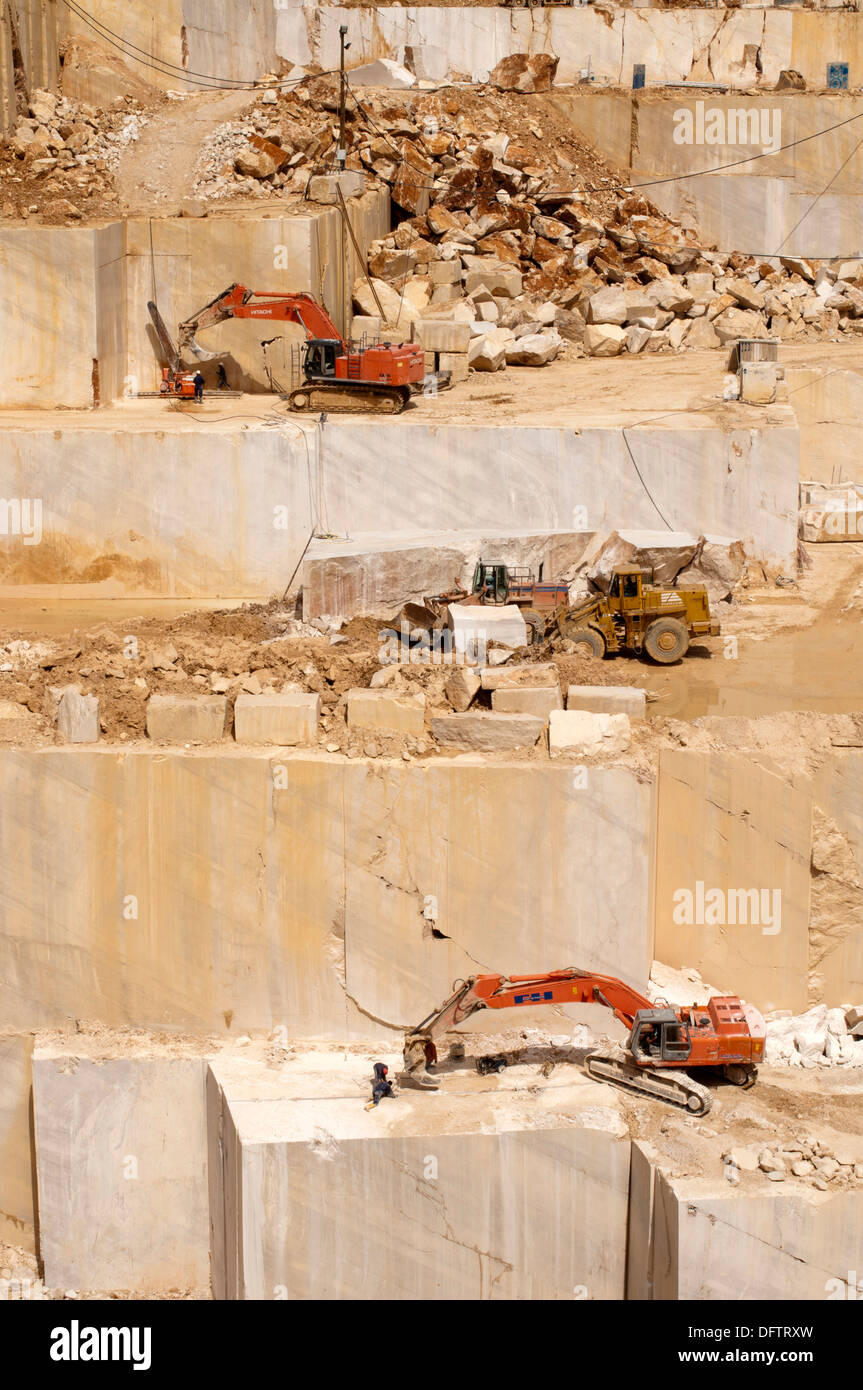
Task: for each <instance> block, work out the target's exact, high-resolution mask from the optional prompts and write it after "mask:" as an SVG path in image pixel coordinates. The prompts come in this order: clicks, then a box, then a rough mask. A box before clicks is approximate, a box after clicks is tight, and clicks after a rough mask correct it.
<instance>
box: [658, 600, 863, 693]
mask: <svg viewBox="0 0 863 1390" xmlns="http://www.w3.org/2000/svg"><path fill="white" fill-rule="evenodd" d="M726 645H730V644H726V643H724V642H723V641H722V639H718V640H717V641H715V642H714V643H712V646H713V655H712V656H711V655H709V654H708V653H707V651H706V650H705V649H704V648H696V647H693V649H692V651H691V652H690V653H689V654H688V655H687V656H686V657H685V659H684V660H683V661H682V662H681V663H680V665H679V666H676V667H671V668H668V669H665V670H662V669H660V668H657V667H656V666H648V665H647V663H644V664H643V665H642V674H643V676H644V685H645V688H646V689H647V690H648V691H650V692H652V693H653V694H654V695H655V696H658V697H660V698H658V699H657V701H656V703H652V704H651V705H650V706H649V711H650V713H651V714H652V715H660V714H661V715H665V716H668V717H671V718H675V719H698V718H700V717H701V716H702V715H706V714H728V715H746V716H755V715H759V714H779V713H780V712H781V711H783V710H814V711H816V712H817V713H821V714H850V713H853V712H855V711H857V710H863V620H861V615H860V614H859V613H852V614H848V615H845V616H843V617H840V618H836V617H828V618H825V619H822V620H820V621H818V622H816V623H814V624H812V626H810V627H805V628H800V629H798V630H790V631H786V632H781V633H777V634H776V635H775V636H773V637H768V638H765V639H764V640H763V641H753V640H752V639H747V638H745V637H741V638H740V639H739V641H738V644H737V654H736V656H735V655H734V654H733V647H732V648H731V651H730V653H729V655H728V656H726V655H724V648H725V647H726Z"/></svg>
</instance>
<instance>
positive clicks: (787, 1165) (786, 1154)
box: [722, 1134, 863, 1192]
mask: <svg viewBox="0 0 863 1390" xmlns="http://www.w3.org/2000/svg"><path fill="white" fill-rule="evenodd" d="M861 1159H863V1138H860V1137H859V1136H853V1135H851V1136H843V1137H835V1138H831V1139H829V1140H826V1139H821V1138H819V1137H816V1136H815V1135H811V1134H806V1135H801V1136H800V1137H796V1136H795V1137H792V1138H790V1139H788V1140H785V1141H782V1142H779V1141H778V1140H773V1141H772V1142H771V1144H770V1145H769V1146H768V1147H764V1148H756V1147H754V1146H743V1145H735V1146H734V1147H732V1148H729V1149H726V1151H725V1153H724V1154H723V1155H722V1162H723V1164H724V1165H725V1169H726V1173H725V1175H726V1177H727V1178H728V1180H729V1181H730V1182H739V1181H741V1175H742V1174H760V1175H761V1176H762V1177H763V1178H767V1180H768V1181H769V1182H785V1181H786V1180H787V1179H789V1178H800V1179H808V1180H809V1181H808V1185H809V1186H810V1187H814V1188H815V1189H816V1190H817V1191H819V1192H827V1191H829V1190H830V1189H831V1188H833V1189H836V1188H841V1187H851V1186H855V1185H856V1184H857V1183H859V1182H860V1181H861V1179H863V1163H861ZM744 1180H745V1179H744Z"/></svg>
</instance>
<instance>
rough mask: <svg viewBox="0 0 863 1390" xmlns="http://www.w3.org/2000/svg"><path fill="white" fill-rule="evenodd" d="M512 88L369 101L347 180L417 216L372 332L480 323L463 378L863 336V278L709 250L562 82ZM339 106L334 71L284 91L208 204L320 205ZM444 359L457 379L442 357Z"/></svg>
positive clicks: (369, 309) (204, 165) (374, 295)
mask: <svg viewBox="0 0 863 1390" xmlns="http://www.w3.org/2000/svg"><path fill="white" fill-rule="evenodd" d="M518 56H519V55H515V57H516V58H517V57H518ZM540 56H542V55H540ZM513 61H515V60H513ZM516 66H518V65H517V64H516ZM516 76H517V75H516ZM493 77H494V74H493ZM505 77H506V74H502V75H500V77H499V79H498V81H497V82H495V81H492V82H491V83H490V84H489V85H487V86H483V87H476V88H469V89H458V90H456V89H454V88H444V89H442V90H435V91H424V90H422V89H421V87H415V88H413V89H407V90H404V89H401V90H393V89H392V88H390V89H383V88H380V87H379V88H374V87H365V86H360V85H358V87H357V92H356V93H354V92H353V90H352V91H351V93H350V96H349V100H348V124H347V133H346V148H347V156H346V166H345V167H346V168H347V169H348V170H353V171H357V172H363V173H364V174H365V175H366V178H367V181H368V186H381V185H383V186H385V187H387V188H388V189H389V190H390V192H391V195H392V201H393V205H394V209H395V211H396V215H398V214H399V213H400V214H401V216H402V220H401V221H400V222H399V224H398V226H397V227H396V229H395V231H394V232H393V233H391V234H390V235H389V236H387V237H385V238H383V239H382V240H380V241H378V242H375V243H373V244H372V246H371V248H370V251H369V257H368V271H369V277H370V279H371V283H369V280H366V279H365V278H363V279H359V280H358V281H357V282H356V284H355V286H354V300H355V308H356V311H357V313H358V314H359V315H360V316H361V319H363V320H365V321H364V322H361V324H360V325H359V331H358V333H357V334H356V335H355V336H362V334H363V333H365V334H366V336H367V337H370V336H373V335H375V334H376V333H380V334H381V336H382V337H384V338H385V339H386V338H390V339H392V338H393V337H394V336H395V337H400V338H403V339H408V338H414V339H415V340H416V341H423V335H422V330H421V328H416V329H415V325H417V324H422V323H425V322H427V321H428V320H430V319H431V320H446V321H455V322H457V323H462V324H464V325H465V326H466V328H467V334H466V337H465V339H464V342H463V343H461V342H460V343H459V344H458V346H457V347H455V348H454V349H451V350H450V349H447V350H445V355H446V357H447V358H449V359H450V360H449V361H448V362H447V363H446V364H445V365H446V368H447V369H448V370H449V371H450V373H451V376H452V378H453V379H454V380H458V379H460V378H463V377H464V376H466V375H467V372H468V370H469V369H472V370H475V371H498V370H500V369H501V368H503V367H506V366H507V365H508V364H509V365H519V366H525V365H528V366H542V365H544V364H545V363H546V362H550V361H552V360H554V358H555V357H556V356H558V355H559V354H560V353H561V352H563V351H565V352H566V353H567V354H568V355H574V356H581V355H586V356H590V357H614V356H618V355H620V354H623V353H645V352H646V353H652V352H677V351H680V350H681V349H683V348H694V349H698V348H702V349H703V348H723V347H726V345H729V344H732V343H733V342H734V341H735V340H736V339H737V338H763V337H776V338H779V339H782V340H783V341H797V340H799V339H810V338H812V339H817V338H824V337H826V338H839V337H840V336H841V335H842V334H845V333H857V332H859V331H863V263H858V262H836V263H824V264H821V263H819V262H817V261H810V260H806V259H803V258H800V257H788V256H784V257H781V258H773V259H771V260H766V259H759V258H756V257H752V256H748V255H745V254H742V253H740V254H738V253H734V254H725V253H720V252H718V251H712V250H709V249H702V248H701V247H700V246H699V244H698V237H697V233H696V231H695V230H694V229H693V228H691V227H684V226H682V225H681V224H680V223H679V222H677V221H675V220H674V219H672V218H670V217H667V216H665V215H664V214H663V213H661V212H660V211H659V210H658V209H657V208H656V207H655V206H654V205H653V204H651V203H650V202H649V201H648V199H647V198H646V197H644V196H642V194H641V193H639V192H638V191H632V190H629V191H627V190H626V188H625V187H624V186H623V185H622V182H621V178H620V176H619V175H616V174H615V173H614V171H613V170H611V169H610V168H609V167H608V166H607V165H606V164H605V163H604V162H603V161H602V160H601V159H599V158H598V156H597V155H596V153H595V151H593V150H592V149H591V147H590V146H589V145H587V143H586V142H583V141H581V140H579V138H578V137H577V135H575V134H574V132H573V130H572V127H571V125H569V124H568V123H567V122H564V121H562V119H561V117H560V116H559V114H558V113H557V112H556V111H555V109H554V107H553V106H552V105H551V104H549V103H548V102H546V101H545V99H544V97H543V95H542V91H541V90H538V88H542V87H545V86H546V84H545V82H544V81H543V82H542V83H539V82H535V81H534V80H533V79H531V82H530V83H529V84H528V86H529V88H530V91H529V92H528V94H527V95H525V94H523V93H522V91H521V90H520V87H519V83H520V82H521V81H522V78H518V80H516V77H513V78H512V82H509V79H507V80H506V82H505V81H504V78H505ZM274 81H275V79H274ZM338 107H339V92H338V81H337V79H335V78H333V77H330V76H324V77H312V78H309V79H307V80H306V82H304V83H303V85H302V86H298V87H296V88H291V89H278V88H277V87H275V86H273V87H270V88H268V89H267V90H265V91H264V92H263V93H262V94H261V96H260V97H259V98H258V99H257V100H256V102H255V104H254V106H253V107H252V108H251V110H250V111H249V113H248V114H247V116H246V117H245V119H243V120H242V121H240V122H236V121H235V122H231V123H227V124H226V125H224V126H222V127H220V128H219V130H218V131H217V132H216V133H215V135H214V136H213V137H212V139H211V140H210V141H209V143H208V144H207V146H206V147H205V149H204V151H203V153H202V156H201V160H200V162H199V164H198V167H197V170H196V171H195V193H196V195H197V196H198V197H200V198H202V199H224V198H232V197H237V196H245V195H255V196H257V197H260V196H265V197H273V198H284V197H285V196H288V195H290V194H303V193H305V191H306V190H307V188H308V183H309V179H310V177H311V175H312V174H314V173H317V172H321V171H322V170H326V169H332V167H333V154H334V148H335V144H336V142H337V138H338ZM427 352H428V356H429V361H428V364H427V365H428V366H429V369H430V370H433V369H439V368H440V367H441V366H442V365H443V364H441V363H440V361H439V360H438V358H437V355H436V354H437V352H438V350H437V349H431V350H429V349H427ZM432 356H435V360H434V362H432V361H431V360H430V359H431V357H432Z"/></svg>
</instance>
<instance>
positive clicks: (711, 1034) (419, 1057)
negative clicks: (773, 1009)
mask: <svg viewBox="0 0 863 1390" xmlns="http://www.w3.org/2000/svg"><path fill="white" fill-rule="evenodd" d="M453 991H454V992H453V994H452V995H451V997H450V998H449V999H447V1001H446V1003H445V1004H442V1005H441V1007H440V1008H439V1009H436V1010H435V1012H434V1013H431V1014H429V1016H428V1018H425V1019H423V1021H422V1023H420V1024H418V1026H417V1027H416V1028H412V1029H410V1031H409V1032H407V1033H406V1034H405V1049H404V1066H405V1069H404V1072H403V1073H402V1080H403V1082H406V1083H407V1084H410V1085H414V1086H419V1087H421V1088H423V1089H436V1088H437V1086H438V1081H437V1079H436V1078H432V1077H431V1076H430V1075H428V1073H427V1072H426V1071H425V1065H426V1059H427V1057H428V1055H429V1046H428V1045H429V1044H430V1043H433V1042H434V1039H435V1037H436V1036H440V1034H441V1033H443V1032H444V1031H445V1030H446V1029H447V1028H451V1027H454V1026H455V1025H456V1024H459V1023H463V1022H464V1021H465V1019H467V1018H470V1016H471V1014H474V1013H476V1012H477V1010H478V1009H512V1008H519V1007H524V1006H526V1005H528V1006H535V1005H537V1004H603V1005H604V1006H605V1007H606V1008H607V1009H611V1011H612V1013H613V1014H614V1016H615V1018H616V1019H618V1020H619V1021H620V1022H621V1023H622V1024H623V1025H624V1027H625V1028H628V1029H629V1037H628V1039H627V1041H626V1044H625V1046H624V1047H617V1046H611V1047H608V1048H606V1049H604V1050H602V1051H600V1052H594V1053H591V1054H590V1056H589V1057H588V1058H587V1059H586V1062H585V1066H586V1069H587V1073H588V1075H589V1076H592V1077H595V1078H596V1079H597V1080H598V1081H606V1082H609V1083H610V1084H611V1085H613V1086H619V1087H621V1088H622V1089H623V1090H625V1091H629V1092H633V1093H635V1094H636V1095H642V1096H648V1097H654V1098H655V1099H657V1100H662V1101H665V1102H666V1104H669V1105H676V1106H678V1107H679V1108H681V1109H683V1110H687V1111H689V1112H690V1114H692V1115H706V1114H707V1112H708V1110H709V1109H710V1106H711V1103H712V1101H711V1095H710V1092H709V1091H708V1090H707V1088H706V1087H704V1086H702V1085H700V1084H699V1083H698V1082H697V1081H693V1079H692V1077H691V1076H689V1075H688V1074H687V1073H688V1072H689V1071H691V1070H694V1069H698V1070H700V1069H703V1068H707V1067H710V1068H713V1069H716V1070H718V1071H719V1072H720V1073H721V1074H722V1075H723V1076H724V1077H725V1079H726V1080H727V1081H730V1082H731V1083H732V1084H733V1085H735V1086H752V1085H754V1083H755V1078H756V1076H757V1071H756V1067H757V1065H758V1063H759V1062H760V1061H761V1060H762V1057H763V1054H764V1038H765V1026H764V1019H763V1018H762V1016H761V1014H760V1013H759V1012H758V1010H757V1009H756V1008H753V1006H752V1005H751V1004H744V1003H741V1001H740V1000H739V999H738V998H737V997H736V995H722V996H719V995H717V996H714V997H713V998H712V999H710V1000H709V1001H708V1003H707V1004H705V1005H698V1004H693V1005H692V1006H691V1007H689V1008H671V1007H670V1006H669V1005H667V1004H662V1003H656V1004H651V1002H650V1000H649V999H645V997H644V995H642V994H639V993H638V991H637V990H635V989H632V988H631V986H629V985H627V984H624V982H623V981H622V980H616V979H614V977H613V976H611V975H593V974H591V973H589V972H588V971H586V970H576V969H574V968H570V969H566V970H552V971H550V972H549V973H548V974H546V975H511V976H507V975H471V976H470V978H469V979H467V980H460V981H456V983H455V985H454V986H453Z"/></svg>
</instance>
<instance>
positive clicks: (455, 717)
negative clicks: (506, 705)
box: [430, 710, 545, 753]
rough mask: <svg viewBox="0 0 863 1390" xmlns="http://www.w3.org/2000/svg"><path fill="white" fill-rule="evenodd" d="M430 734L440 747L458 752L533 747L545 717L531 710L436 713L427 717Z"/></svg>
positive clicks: (539, 734) (486, 751) (542, 728)
mask: <svg viewBox="0 0 863 1390" xmlns="http://www.w3.org/2000/svg"><path fill="white" fill-rule="evenodd" d="M430 727H431V732H432V737H433V738H435V739H436V740H437V742H438V743H439V744H440V746H441V747H442V748H452V749H457V750H458V751H460V752H471V753H496V752H501V751H508V750H511V749H514V748H532V747H533V745H534V744H535V743H536V742H537V740H538V739H539V737H540V736H541V734H542V732H543V730H544V729H545V719H543V718H540V717H538V716H536V715H532V714H494V713H493V714H486V713H479V712H476V713H475V712H474V711H473V710H468V712H467V713H466V714H445V715H438V716H437V717H435V718H433V719H432V720H431V721H430Z"/></svg>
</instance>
